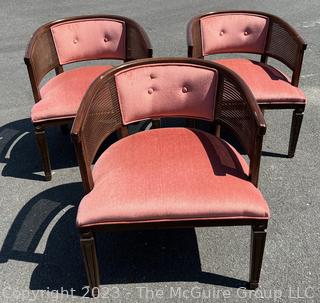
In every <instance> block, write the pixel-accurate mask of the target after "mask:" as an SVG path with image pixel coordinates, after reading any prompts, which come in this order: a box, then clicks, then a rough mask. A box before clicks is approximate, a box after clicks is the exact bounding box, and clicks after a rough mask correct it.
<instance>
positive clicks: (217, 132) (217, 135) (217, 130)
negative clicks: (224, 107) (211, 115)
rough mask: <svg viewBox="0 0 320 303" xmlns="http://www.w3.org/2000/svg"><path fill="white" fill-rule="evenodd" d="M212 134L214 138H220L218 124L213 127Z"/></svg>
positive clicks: (219, 126)
mask: <svg viewBox="0 0 320 303" xmlns="http://www.w3.org/2000/svg"><path fill="white" fill-rule="evenodd" d="M214 134H215V136H216V137H218V138H220V136H221V125H220V124H216V125H215V128H214Z"/></svg>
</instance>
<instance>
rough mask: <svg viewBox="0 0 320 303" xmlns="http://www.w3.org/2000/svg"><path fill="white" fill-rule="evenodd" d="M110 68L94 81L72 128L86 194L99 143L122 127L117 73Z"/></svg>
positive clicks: (91, 186)
mask: <svg viewBox="0 0 320 303" xmlns="http://www.w3.org/2000/svg"><path fill="white" fill-rule="evenodd" d="M110 71H112V70H110ZM110 71H107V72H106V73H104V74H103V75H101V76H99V77H98V78H97V79H96V80H95V81H94V82H93V83H92V84H91V86H90V88H89V89H88V91H87V93H86V94H85V96H84V98H83V100H82V102H81V105H80V108H79V110H78V112H77V115H76V118H75V120H74V123H73V126H72V130H71V137H72V139H73V142H74V144H75V149H76V154H77V159H78V163H79V167H80V172H81V177H82V181H83V184H84V188H85V192H86V193H88V192H90V191H91V190H92V188H93V179H92V172H91V164H92V163H93V160H94V158H95V155H96V153H97V151H98V149H99V147H100V145H101V144H102V143H103V141H104V140H105V139H106V138H107V137H108V136H109V135H110V134H111V133H113V132H114V131H116V130H118V129H119V128H121V127H122V118H121V112H120V107H119V101H118V94H117V90H116V85H115V81H114V76H113V74H112V75H111V76H109V72H110Z"/></svg>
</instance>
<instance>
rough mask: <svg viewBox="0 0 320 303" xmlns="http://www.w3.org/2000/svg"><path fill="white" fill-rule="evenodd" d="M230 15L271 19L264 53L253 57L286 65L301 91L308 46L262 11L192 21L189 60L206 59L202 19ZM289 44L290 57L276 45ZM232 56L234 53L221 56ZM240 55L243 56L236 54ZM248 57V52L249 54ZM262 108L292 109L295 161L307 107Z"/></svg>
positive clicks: (287, 26) (267, 106)
mask: <svg viewBox="0 0 320 303" xmlns="http://www.w3.org/2000/svg"><path fill="white" fill-rule="evenodd" d="M228 13H240V14H241V13H243V14H256V15H261V16H265V17H268V18H269V28H268V34H267V42H266V45H265V49H264V50H263V52H261V53H256V52H255V53H253V54H258V55H261V58H260V62H262V63H267V61H268V57H271V58H274V59H276V60H278V61H280V62H281V63H283V64H285V65H286V66H287V67H288V68H289V69H290V70H291V71H292V77H291V84H292V85H293V86H296V87H298V85H299V80H300V74H301V68H302V61H303V55H304V51H305V50H306V48H307V44H306V43H305V41H304V40H303V38H302V37H301V36H300V35H299V34H298V33H297V32H296V30H295V29H294V28H293V27H292V26H291V25H290V24H288V23H287V22H286V21H284V20H283V19H281V18H279V17H277V16H274V15H271V14H268V13H264V12H260V11H247V10H228V11H219V12H209V13H205V14H201V15H198V16H196V17H194V18H192V19H191V20H190V21H189V23H188V25H187V44H188V57H191V58H199V59H203V58H204V57H203V55H202V43H201V31H200V19H201V18H203V17H206V16H211V15H218V14H228ZM282 39H283V40H285V39H287V40H286V41H289V42H290V44H291V45H292V46H293V47H294V49H293V50H292V53H290V54H288V53H287V52H285V51H283V50H282V49H277V44H279V45H281V40H282ZM222 53H232V52H221V54H222ZM237 53H240V52H237ZM246 53H249V52H246ZM259 106H260V108H261V110H262V112H264V110H271V109H293V110H294V111H293V114H292V122H291V130H290V139H289V148H288V157H289V158H292V157H293V156H294V154H295V150H296V146H297V142H298V137H299V133H300V128H301V124H302V119H303V113H304V109H305V103H299V102H292V103H285V104H284V103H281V102H278V103H277V102H273V103H272V104H270V103H259Z"/></svg>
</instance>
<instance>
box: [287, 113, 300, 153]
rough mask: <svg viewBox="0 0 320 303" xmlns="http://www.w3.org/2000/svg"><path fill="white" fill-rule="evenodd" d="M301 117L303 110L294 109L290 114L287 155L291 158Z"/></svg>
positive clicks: (297, 136)
mask: <svg viewBox="0 0 320 303" xmlns="http://www.w3.org/2000/svg"><path fill="white" fill-rule="evenodd" d="M302 119H303V110H301V109H296V110H294V111H293V114H292V122H291V132H290V141H289V149H288V157H289V158H293V156H294V153H295V151H296V146H297V142H298V138H299V133H300V128H301V124H302Z"/></svg>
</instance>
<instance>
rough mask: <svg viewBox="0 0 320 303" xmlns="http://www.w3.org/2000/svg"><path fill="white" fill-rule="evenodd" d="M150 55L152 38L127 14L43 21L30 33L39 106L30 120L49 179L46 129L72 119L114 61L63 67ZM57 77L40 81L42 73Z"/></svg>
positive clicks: (30, 65)
mask: <svg viewBox="0 0 320 303" xmlns="http://www.w3.org/2000/svg"><path fill="white" fill-rule="evenodd" d="M147 57H152V48H151V45H150V42H149V39H148V37H147V35H146V33H145V31H144V30H143V28H142V27H141V26H139V25H138V24H137V23H136V22H135V21H133V20H130V19H128V18H125V17H120V16H112V15H94V16H93V15H91V16H80V17H71V18H66V19H61V20H57V21H53V22H50V23H47V24H45V25H43V26H41V27H40V28H39V29H38V30H37V31H36V32H35V33H34V34H33V36H32V38H31V40H30V43H29V45H28V47H27V50H26V54H25V59H24V60H25V63H26V65H27V68H28V73H29V77H30V82H31V86H32V91H33V96H34V101H35V105H34V106H33V108H32V111H31V119H32V122H33V124H34V127H35V135H36V139H37V143H38V146H39V149H40V153H41V157H42V162H43V169H44V173H45V178H46V180H50V179H51V165H50V160H49V152H48V146H47V142H46V138H45V128H46V127H47V126H51V125H60V126H62V130H63V129H64V130H66V127H65V125H66V124H67V123H69V122H72V121H73V119H74V117H75V115H76V112H77V110H78V107H79V105H80V101H81V99H82V97H83V95H84V93H85V92H86V90H87V88H88V87H89V85H90V84H91V83H92V81H93V80H94V79H95V78H96V77H97V76H98V75H99V74H101V73H102V72H104V71H106V70H108V69H110V68H112V66H111V65H95V66H92V65H91V66H88V64H87V66H81V67H78V68H73V69H71V70H66V71H64V69H63V66H64V65H67V64H69V63H74V62H80V61H89V60H90V61H91V60H97V59H114V60H122V61H130V60H134V59H139V58H147ZM53 70H54V71H55V73H56V76H55V77H53V78H51V79H50V80H49V81H47V82H46V83H45V84H44V85H42V83H41V82H42V80H43V78H44V77H45V76H46V75H47V74H48V73H49V72H50V71H53Z"/></svg>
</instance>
